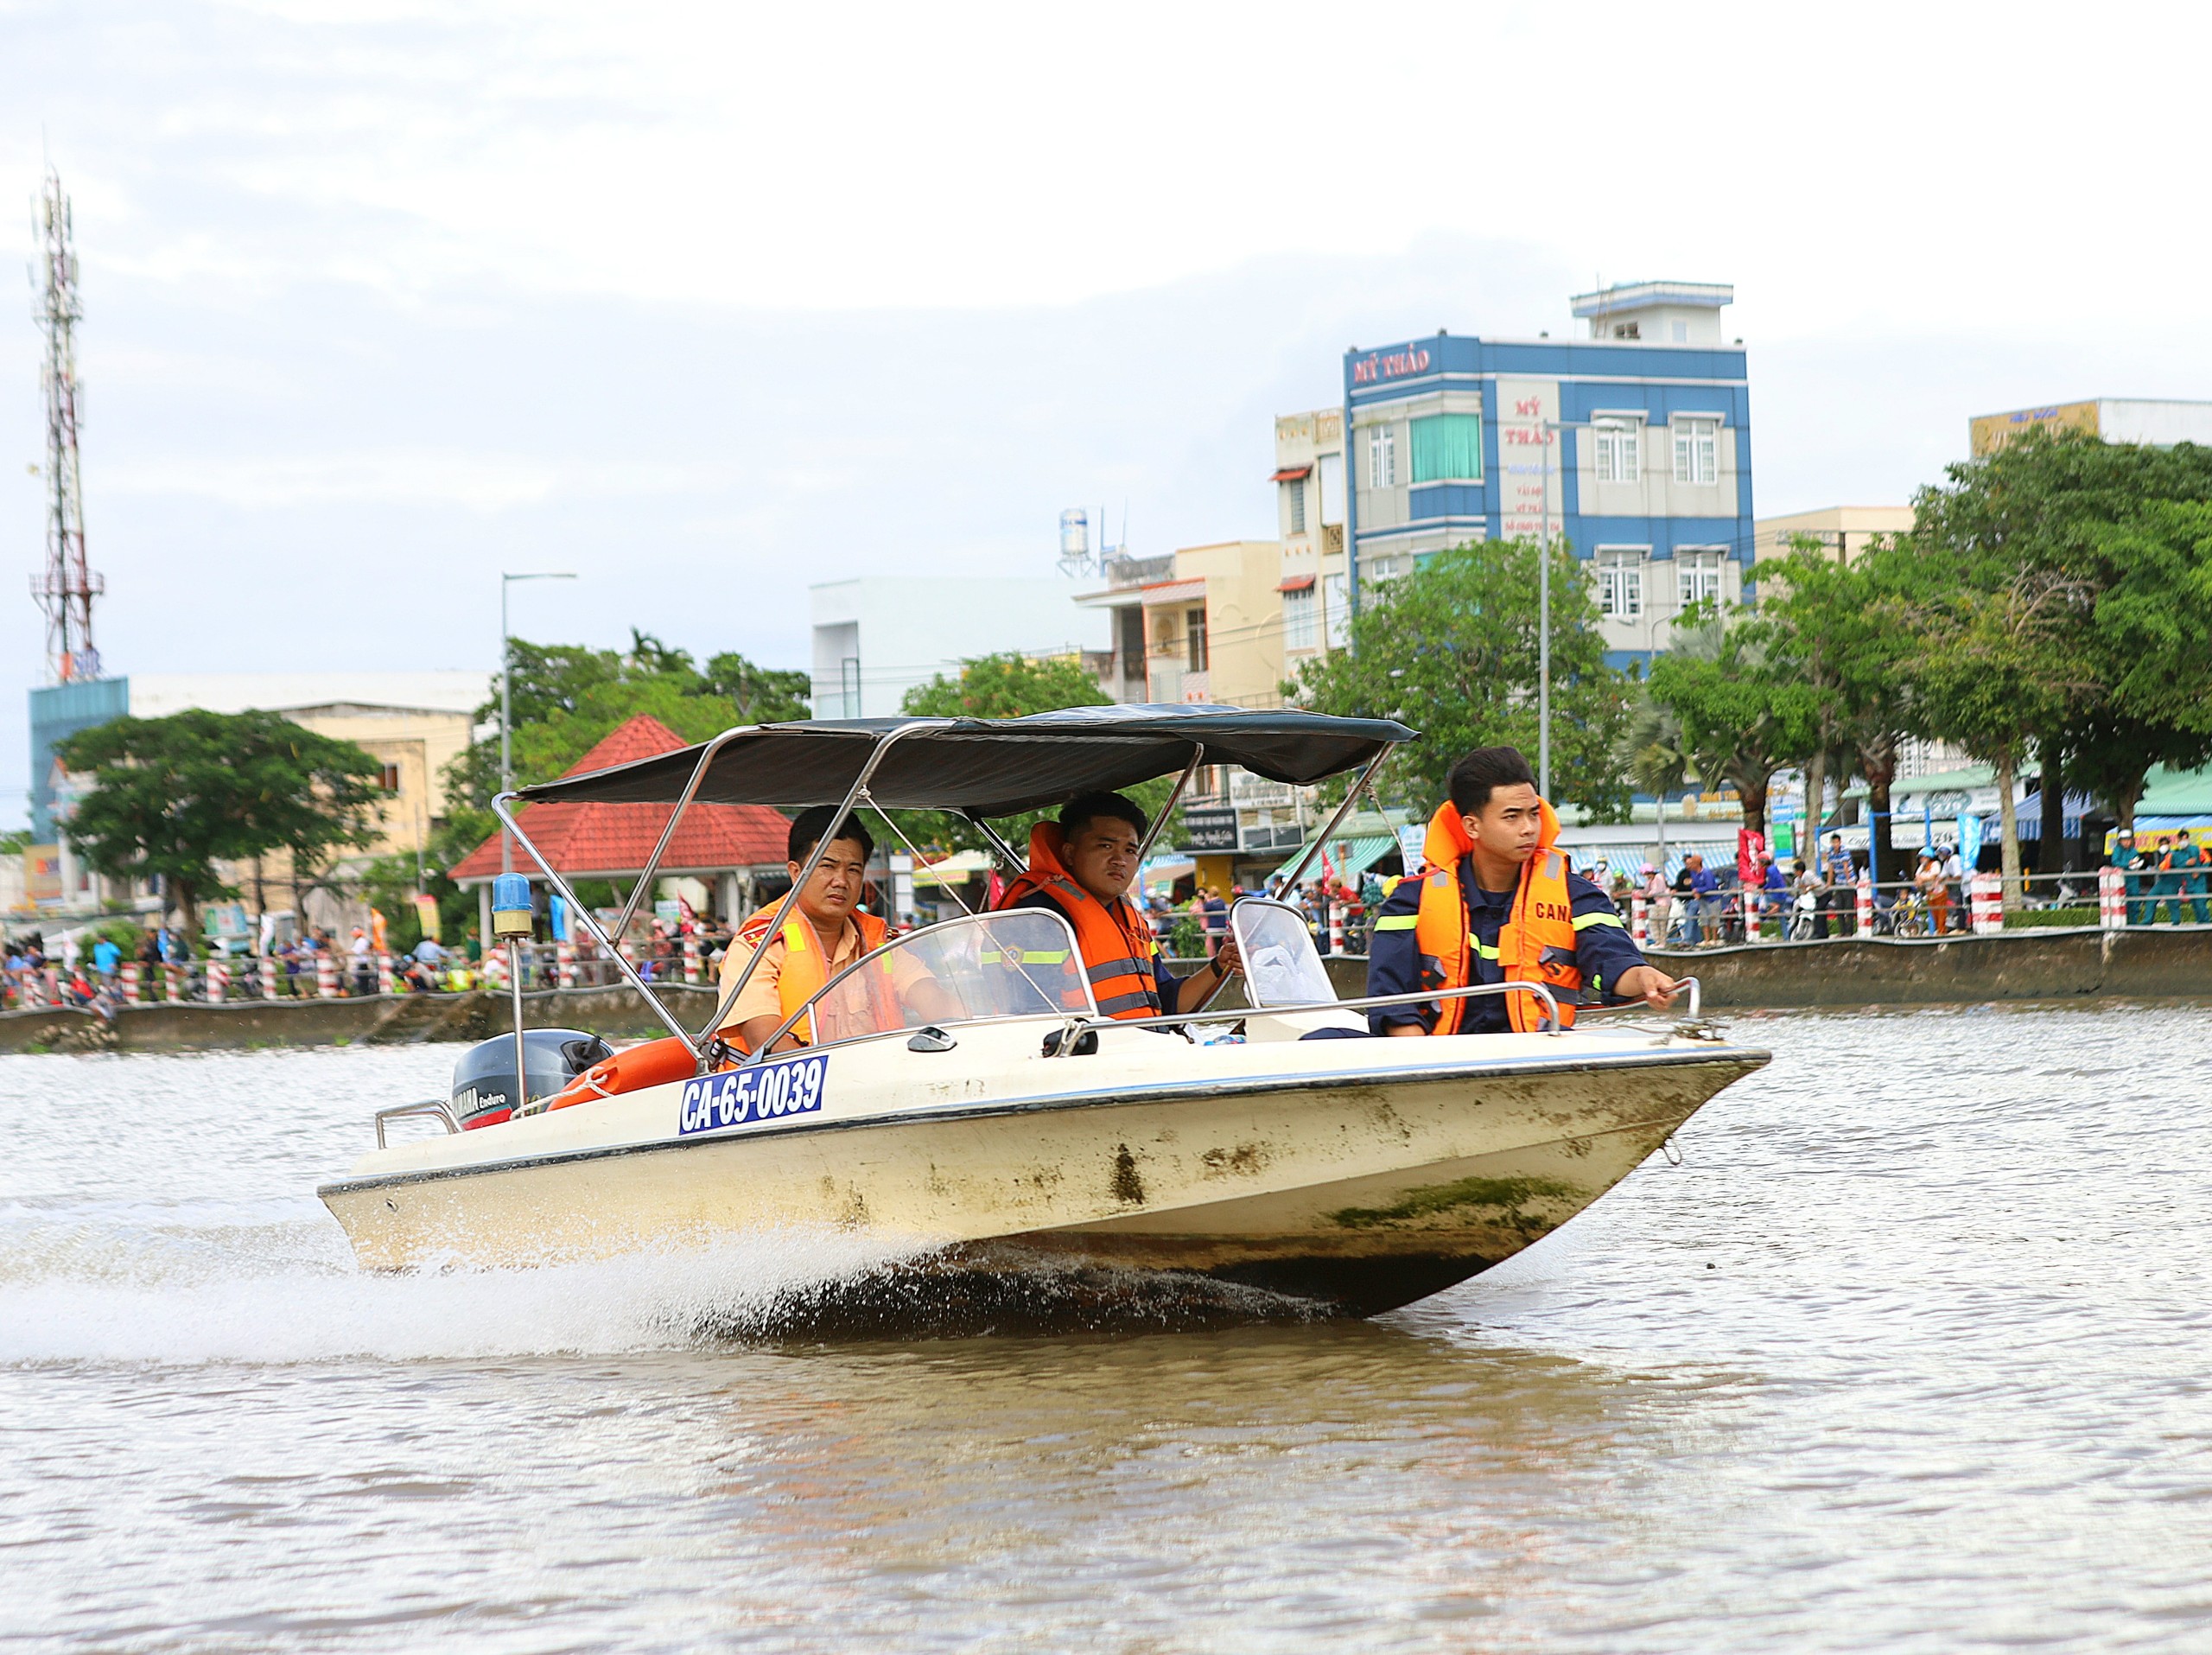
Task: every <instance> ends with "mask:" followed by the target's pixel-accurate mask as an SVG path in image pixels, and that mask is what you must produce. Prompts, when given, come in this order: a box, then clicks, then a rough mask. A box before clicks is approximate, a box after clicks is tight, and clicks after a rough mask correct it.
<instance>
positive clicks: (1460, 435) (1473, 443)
mask: <svg viewBox="0 0 2212 1655" xmlns="http://www.w3.org/2000/svg"><path fill="white" fill-rule="evenodd" d="M1413 431H1414V481H1415V482H1417V483H1440V482H1446V481H1450V482H1476V483H1478V482H1480V481H1482V480H1483V417H1482V416H1481V415H1480V414H1431V415H1430V416H1429V417H1427V419H1417V420H1415V421H1414V422H1413Z"/></svg>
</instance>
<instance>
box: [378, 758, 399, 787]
mask: <svg viewBox="0 0 2212 1655" xmlns="http://www.w3.org/2000/svg"><path fill="white" fill-rule="evenodd" d="M377 786H379V787H382V788H383V789H384V790H385V792H388V793H396V792H398V791H399V767H398V766H397V765H396V764H388V765H385V767H384V773H383V774H382V775H380V776H378V778H377Z"/></svg>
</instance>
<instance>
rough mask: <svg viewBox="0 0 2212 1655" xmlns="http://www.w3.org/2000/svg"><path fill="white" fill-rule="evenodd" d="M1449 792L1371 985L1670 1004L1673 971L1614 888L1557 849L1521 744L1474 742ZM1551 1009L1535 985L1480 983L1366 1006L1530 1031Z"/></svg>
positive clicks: (1394, 1029)
mask: <svg viewBox="0 0 2212 1655" xmlns="http://www.w3.org/2000/svg"><path fill="white" fill-rule="evenodd" d="M1450 791H1451V797H1450V798H1449V799H1447V800H1446V802H1445V804H1444V805H1442V807H1441V808H1440V809H1439V810H1438V811H1437V812H1436V815H1435V817H1434V818H1433V819H1432V820H1431V821H1430V823H1429V826H1428V840H1427V845H1426V847H1425V856H1424V860H1425V862H1426V863H1427V868H1426V870H1425V871H1424V872H1423V874H1422V875H1421V877H1420V878H1418V879H1408V880H1405V881H1402V882H1401V883H1400V884H1399V886H1398V888H1397V889H1396V890H1395V891H1393V892H1391V894H1390V898H1389V901H1387V902H1385V903H1384V904H1383V912H1382V913H1381V914H1380V915H1379V916H1378V917H1377V918H1376V922H1375V932H1374V939H1373V941H1372V942H1371V943H1370V945H1369V950H1368V966H1367V991H1368V993H1370V995H1391V994H1419V993H1421V992H1424V991H1428V990H1439V989H1450V988H1464V987H1467V986H1470V985H1471V984H1474V983H1506V982H1515V983H1543V984H1544V985H1545V986H1546V987H1548V988H1549V989H1550V990H1552V991H1553V993H1554V994H1555V995H1556V996H1558V997H1559V1003H1560V1015H1561V1019H1562V1021H1564V1022H1573V1020H1574V1007H1575V1006H1576V1005H1577V1004H1580V1003H1611V1004H1615V1005H1619V1004H1624V1003H1627V1002H1629V1001H1631V1000H1639V999H1640V1000H1643V1001H1646V1002H1648V1003H1649V1004H1650V1005H1652V1006H1654V1007H1656V1008H1660V1009H1664V1008H1665V1006H1666V1004H1667V1003H1668V999H1669V996H1670V995H1671V994H1672V992H1673V990H1674V987H1675V983H1674V979H1673V978H1672V977H1669V976H1667V975H1666V974H1665V973H1664V972H1663V971H1660V970H1659V969H1658V968H1657V967H1656V966H1654V965H1650V964H1646V963H1645V961H1644V958H1643V954H1642V953H1641V952H1638V951H1637V946H1636V944H1635V942H1634V941H1633V940H1631V939H1630V936H1629V934H1628V928H1627V927H1626V926H1624V925H1623V924H1622V923H1621V916H1620V914H1619V913H1618V911H1617V910H1616V909H1615V908H1614V907H1613V904H1612V899H1611V897H1609V896H1607V895H1606V894H1605V892H1604V891H1603V890H1602V889H1601V888H1599V887H1598V886H1596V885H1594V884H1592V882H1590V881H1588V880H1586V879H1585V878H1583V877H1582V875H1580V874H1577V873H1573V872H1570V871H1569V870H1568V869H1567V860H1566V858H1565V857H1564V856H1561V855H1560V854H1559V853H1558V852H1557V851H1555V850H1554V849H1553V844H1554V841H1555V840H1556V838H1557V837H1558V834H1559V818H1557V817H1556V816H1554V814H1553V812H1552V808H1551V806H1550V805H1548V804H1546V803H1545V802H1544V801H1543V800H1542V799H1540V798H1538V797H1537V796H1536V779H1535V775H1534V774H1533V773H1531V772H1530V771H1529V761H1528V760H1526V759H1525V758H1523V757H1522V755H1521V754H1520V752H1519V751H1518V749H1516V748H1510V747H1484V748H1476V749H1475V750H1474V751H1473V752H1472V753H1470V754H1467V756H1466V757H1465V758H1464V759H1462V760H1460V761H1459V763H1458V764H1457V765H1455V766H1454V767H1452V778H1451V786H1450ZM1544 1013H1545V1008H1544V1006H1543V1003H1542V1002H1541V1001H1540V1000H1539V999H1538V998H1537V997H1536V996H1534V995H1526V994H1508V995H1479V996H1460V997H1459V998H1457V999H1452V1000H1440V1001H1434V1002H1431V1003H1428V1004H1426V1005H1422V1004H1408V1005H1402V1006H1377V1007H1376V1008H1374V1009H1372V1010H1370V1012H1369V1013H1368V1025H1369V1027H1370V1028H1371V1029H1372V1030H1373V1032H1375V1033H1376V1034H1393V1035H1403V1034H1491V1033H1503V1032H1504V1031H1505V1030H1507V1029H1517V1030H1522V1031H1524V1032H1525V1031H1527V1030H1529V1029H1531V1028H1535V1027H1537V1026H1538V1019H1539V1017H1540V1016H1541V1015H1544Z"/></svg>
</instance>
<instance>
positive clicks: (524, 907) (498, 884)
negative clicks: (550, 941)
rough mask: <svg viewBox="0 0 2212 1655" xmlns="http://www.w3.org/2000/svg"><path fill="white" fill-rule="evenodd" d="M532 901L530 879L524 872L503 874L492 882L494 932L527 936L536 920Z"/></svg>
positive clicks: (503, 935)
mask: <svg viewBox="0 0 2212 1655" xmlns="http://www.w3.org/2000/svg"><path fill="white" fill-rule="evenodd" d="M536 918H537V916H536V914H535V913H533V912H532V910H531V901H530V879H529V876H528V875H524V874H501V875H499V877H498V878H497V879H495V880H493V882H492V934H493V936H495V937H527V936H528V935H530V933H531V926H532V925H533V924H534V923H535V921H536Z"/></svg>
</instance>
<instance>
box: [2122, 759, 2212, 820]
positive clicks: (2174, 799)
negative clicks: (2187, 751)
mask: <svg viewBox="0 0 2212 1655" xmlns="http://www.w3.org/2000/svg"><path fill="white" fill-rule="evenodd" d="M2207 814H2212V769H2204V770H2169V769H2167V768H2166V767H2165V766H2164V765H2163V764H2161V765H2158V766H2155V767H2152V771H2151V773H2150V774H2149V775H2148V776H2146V777H2145V778H2144V781H2143V797H2142V798H2140V799H2137V800H2136V801H2135V818H2136V820H2138V821H2140V820H2142V819H2143V818H2144V817H2145V816H2203V815H2207Z"/></svg>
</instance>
